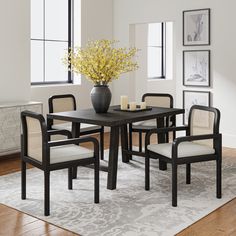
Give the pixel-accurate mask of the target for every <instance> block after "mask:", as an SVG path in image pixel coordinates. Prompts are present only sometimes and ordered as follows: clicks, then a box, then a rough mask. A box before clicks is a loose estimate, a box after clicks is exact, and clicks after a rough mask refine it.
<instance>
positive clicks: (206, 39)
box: [183, 8, 210, 46]
mask: <svg viewBox="0 0 236 236" xmlns="http://www.w3.org/2000/svg"><path fill="white" fill-rule="evenodd" d="M183 45H184V46H198V45H210V8H205V9H196V10H186V11H183Z"/></svg>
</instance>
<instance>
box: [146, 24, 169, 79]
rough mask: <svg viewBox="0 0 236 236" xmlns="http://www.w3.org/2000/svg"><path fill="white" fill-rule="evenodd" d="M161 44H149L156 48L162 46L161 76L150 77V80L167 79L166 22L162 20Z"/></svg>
mask: <svg viewBox="0 0 236 236" xmlns="http://www.w3.org/2000/svg"><path fill="white" fill-rule="evenodd" d="M160 24H161V46H149V45H147V47H148V48H149V47H154V48H161V76H155V77H148V79H150V80H154V79H166V22H161V23H160Z"/></svg>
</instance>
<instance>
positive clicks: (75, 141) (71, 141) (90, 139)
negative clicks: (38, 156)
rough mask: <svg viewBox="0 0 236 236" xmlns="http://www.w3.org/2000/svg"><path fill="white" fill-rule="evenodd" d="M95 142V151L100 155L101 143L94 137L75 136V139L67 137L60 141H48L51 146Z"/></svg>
mask: <svg viewBox="0 0 236 236" xmlns="http://www.w3.org/2000/svg"><path fill="white" fill-rule="evenodd" d="M89 142H90V143H93V145H94V153H95V155H96V157H98V156H99V143H98V140H97V139H96V138H93V137H84V138H73V139H65V140H59V141H50V142H48V146H49V147H56V146H63V145H69V144H80V143H89Z"/></svg>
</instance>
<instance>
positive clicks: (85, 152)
mask: <svg viewBox="0 0 236 236" xmlns="http://www.w3.org/2000/svg"><path fill="white" fill-rule="evenodd" d="M93 156H94V153H93V150H90V149H87V148H84V147H81V146H78V145H74V144H70V145H62V146H58V147H51V148H50V164H55V163H61V162H66V161H74V160H79V159H84V158H89V157H93ZM33 158H34V159H37V160H38V161H40V162H41V161H42V160H41V158H37V156H35V157H33Z"/></svg>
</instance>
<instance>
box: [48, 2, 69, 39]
mask: <svg viewBox="0 0 236 236" xmlns="http://www.w3.org/2000/svg"><path fill="white" fill-rule="evenodd" d="M45 38H46V39H54V40H68V0H46V1H45Z"/></svg>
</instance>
